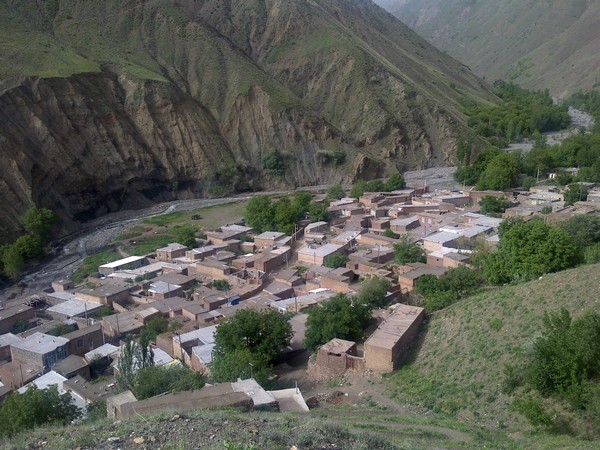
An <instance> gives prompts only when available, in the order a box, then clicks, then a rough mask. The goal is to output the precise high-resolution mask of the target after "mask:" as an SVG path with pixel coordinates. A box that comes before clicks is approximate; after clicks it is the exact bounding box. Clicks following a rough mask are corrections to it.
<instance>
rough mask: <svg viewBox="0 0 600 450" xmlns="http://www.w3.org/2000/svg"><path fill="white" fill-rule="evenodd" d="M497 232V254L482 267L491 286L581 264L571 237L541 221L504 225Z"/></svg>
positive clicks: (489, 257)
mask: <svg viewBox="0 0 600 450" xmlns="http://www.w3.org/2000/svg"><path fill="white" fill-rule="evenodd" d="M500 231H501V236H500V244H499V245H498V250H497V251H496V252H494V253H491V254H490V255H489V256H488V258H487V260H486V261H485V265H484V274H485V276H486V278H487V280H488V281H489V282H491V283H494V284H502V283H509V282H511V281H515V280H528V279H531V278H533V277H536V276H540V275H543V274H546V273H551V272H558V271H561V270H565V269H568V268H570V267H574V266H575V265H577V264H578V263H580V262H581V261H582V255H581V250H580V249H579V248H578V247H577V246H576V245H575V243H574V242H573V239H572V238H571V236H569V235H568V234H566V233H565V232H564V231H562V230H561V229H559V228H556V227H554V226H552V225H548V224H546V223H545V222H544V221H543V220H541V219H534V220H530V221H529V222H521V221H512V222H508V221H505V222H504V223H503V227H502V228H501V230H500Z"/></svg>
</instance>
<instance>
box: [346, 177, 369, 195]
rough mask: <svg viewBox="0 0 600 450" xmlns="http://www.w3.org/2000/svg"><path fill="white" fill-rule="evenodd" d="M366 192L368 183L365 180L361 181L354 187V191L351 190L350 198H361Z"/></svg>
mask: <svg viewBox="0 0 600 450" xmlns="http://www.w3.org/2000/svg"><path fill="white" fill-rule="evenodd" d="M366 191H367V183H366V182H365V181H363V180H359V181H357V182H356V183H354V185H353V186H352V189H351V190H350V197H352V198H361V197H362V196H363V194H364V193H365V192H366Z"/></svg>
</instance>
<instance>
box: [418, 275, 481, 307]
mask: <svg viewBox="0 0 600 450" xmlns="http://www.w3.org/2000/svg"><path fill="white" fill-rule="evenodd" d="M483 283H484V279H483V276H482V275H481V274H480V272H479V271H478V270H473V269H469V268H468V267H465V266H459V267H455V268H452V269H450V270H449V271H448V272H447V273H446V274H445V275H442V276H440V277H436V276H434V275H425V276H423V277H421V278H419V279H418V280H417V282H416V286H415V290H414V293H415V294H417V295H420V296H422V297H423V298H424V306H425V309H426V310H427V311H428V312H433V311H437V310H440V309H443V308H446V307H448V306H450V305H451V304H453V303H455V302H456V301H458V300H460V299H462V298H465V297H467V296H469V295H472V294H474V293H475V292H477V291H478V290H479V289H480V288H481V286H483Z"/></svg>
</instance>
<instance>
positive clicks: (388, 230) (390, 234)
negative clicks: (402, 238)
mask: <svg viewBox="0 0 600 450" xmlns="http://www.w3.org/2000/svg"><path fill="white" fill-rule="evenodd" d="M383 237H386V238H390V239H397V238H398V235H397V234H396V233H394V232H393V231H392V230H391V228H386V229H385V231H384V232H383Z"/></svg>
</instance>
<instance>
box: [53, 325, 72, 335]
mask: <svg viewBox="0 0 600 450" xmlns="http://www.w3.org/2000/svg"><path fill="white" fill-rule="evenodd" d="M71 331H73V327H70V326H69V325H66V324H64V323H59V324H58V325H55V326H53V327H52V328H50V330H49V331H48V334H49V335H50V336H63V335H65V334H68V333H70V332H71Z"/></svg>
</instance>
